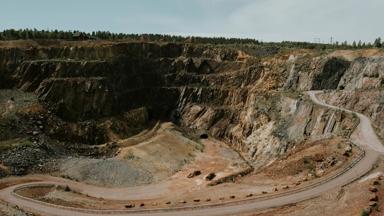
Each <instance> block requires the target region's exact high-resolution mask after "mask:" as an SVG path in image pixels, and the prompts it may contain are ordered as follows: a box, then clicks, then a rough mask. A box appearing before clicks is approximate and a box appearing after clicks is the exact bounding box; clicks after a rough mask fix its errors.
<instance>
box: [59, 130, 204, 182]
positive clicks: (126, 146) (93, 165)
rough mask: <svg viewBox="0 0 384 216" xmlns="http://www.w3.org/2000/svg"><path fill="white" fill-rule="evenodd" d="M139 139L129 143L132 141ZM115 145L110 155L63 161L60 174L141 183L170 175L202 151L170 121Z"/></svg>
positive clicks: (87, 178) (73, 177)
mask: <svg viewBox="0 0 384 216" xmlns="http://www.w3.org/2000/svg"><path fill="white" fill-rule="evenodd" d="M143 137H145V139H144V138H143ZM141 139H143V140H142V141H141V142H140V141H139V142H137V143H136V144H135V145H132V143H131V142H133V140H141ZM117 145H118V146H119V148H118V151H117V152H116V154H115V156H114V157H112V158H101V159H96V158H85V157H79V158H70V159H66V160H64V161H63V162H62V165H61V168H60V174H61V175H62V176H64V177H66V178H69V179H73V180H76V181H81V182H86V183H89V184H95V185H101V186H114V187H127V186H138V185H145V184H150V183H155V182H159V181H161V180H164V179H166V178H168V177H170V176H171V175H173V174H174V173H176V172H177V171H179V170H180V169H181V168H182V167H183V166H184V165H186V164H188V163H189V162H190V161H191V160H193V159H194V157H195V153H196V152H200V151H202V150H203V145H202V144H200V143H198V142H196V141H193V140H191V139H188V138H186V137H185V136H184V135H183V134H182V133H181V132H180V131H178V130H177V129H176V127H175V125H174V124H172V123H163V124H157V125H156V126H155V128H154V129H152V130H150V131H149V132H147V133H141V134H139V135H137V136H134V137H132V138H129V139H127V140H122V141H120V142H119V143H118V144H117ZM131 145H132V146H131Z"/></svg>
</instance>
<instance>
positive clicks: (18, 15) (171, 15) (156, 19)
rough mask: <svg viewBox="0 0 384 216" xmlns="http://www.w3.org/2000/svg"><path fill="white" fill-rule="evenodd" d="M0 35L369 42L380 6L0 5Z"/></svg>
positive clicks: (92, 0)
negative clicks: (99, 33)
mask: <svg viewBox="0 0 384 216" xmlns="http://www.w3.org/2000/svg"><path fill="white" fill-rule="evenodd" d="M0 5H1V7H0V30H3V29H7V28H37V29H61V30H82V31H93V30H108V31H112V32H124V33H166V34H178V35H179V34H181V35H200V36H226V37H249V38H256V39H260V40H263V41H282V40H293V41H313V40H314V38H321V40H323V41H327V42H328V41H329V40H330V38H331V37H333V38H335V40H338V41H344V40H348V41H353V40H356V41H358V40H363V41H373V40H374V38H376V37H379V36H381V37H384V28H383V27H382V26H383V25H382V23H383V21H384V11H383V10H384V0H0Z"/></svg>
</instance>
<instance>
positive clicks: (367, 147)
mask: <svg viewBox="0 0 384 216" xmlns="http://www.w3.org/2000/svg"><path fill="white" fill-rule="evenodd" d="M307 93H308V95H309V96H310V98H311V99H312V100H313V102H314V103H316V104H319V105H321V106H325V107H328V108H331V109H337V110H342V111H345V112H348V113H354V114H356V115H357V116H358V117H359V119H360V124H359V125H358V126H357V128H356V129H355V131H354V132H353V134H352V135H351V141H352V142H353V143H354V144H356V145H358V146H360V147H361V148H362V149H364V151H365V154H364V157H362V158H361V159H360V160H358V161H356V163H354V164H353V166H350V167H349V168H348V169H345V170H344V171H343V172H341V173H339V174H338V175H335V176H334V177H333V178H330V179H326V180H324V181H322V182H320V183H317V184H313V185H312V186H309V187H306V188H302V189H297V190H292V191H287V192H286V193H282V194H276V195H270V196H266V197H262V198H260V197H259V198H253V199H244V200H238V201H233V202H228V203H220V204H211V205H200V206H187V207H177V208H166V209H142V210H89V209H78V208H71V207H63V206H56V205H52V204H47V203H43V202H39V201H36V200H31V199H28V198H25V197H21V196H19V195H17V194H15V193H14V190H15V189H16V188H20V187H24V186H28V185H32V184H36V183H24V184H19V185H14V186H11V187H8V188H5V189H3V190H1V191H0V199H2V200H3V201H5V202H7V203H9V204H11V205H17V206H19V207H20V208H22V209H25V210H28V211H31V212H35V213H39V214H41V215H52V216H68V215H71V216H72V215H73V216H91V215H130V216H132V215H156V216H162V215H175V216H176V215H198V216H200V215H233V214H239V213H247V212H252V211H255V210H261V209H267V208H273V207H279V206H284V205H287V204H293V203H297V202H300V201H304V200H307V199H310V198H314V197H317V196H319V195H321V194H322V193H324V192H327V191H329V190H331V189H334V188H338V187H342V186H344V185H347V184H349V183H351V182H352V181H354V180H356V179H358V178H360V177H362V176H363V175H365V174H366V173H367V172H369V171H370V170H371V169H372V166H373V165H374V164H375V162H376V161H377V159H378V157H379V156H380V155H381V154H383V153H384V147H383V145H382V143H381V142H380V140H379V139H378V137H377V136H376V134H375V132H374V129H373V128H372V126H371V121H370V119H368V118H367V117H366V116H364V115H362V114H360V113H356V112H353V111H350V110H346V109H343V108H339V107H335V106H332V105H328V104H325V103H324V102H322V101H320V100H319V99H318V98H317V97H316V94H317V93H319V91H310V92H307ZM47 179H48V178H47ZM52 183H55V182H52V180H51V181H42V182H39V183H38V184H52ZM57 184H60V181H57ZM69 187H71V185H69ZM83 187H84V188H83V189H84V191H87V189H88V188H89V189H91V188H92V186H89V185H86V184H83ZM105 190H106V194H107V193H108V192H107V191H108V190H109V189H107V188H105ZM155 193H156V192H155Z"/></svg>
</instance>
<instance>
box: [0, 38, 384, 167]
mask: <svg viewBox="0 0 384 216" xmlns="http://www.w3.org/2000/svg"><path fill="white" fill-rule="evenodd" d="M0 57H1V58H0V59H1V62H0V78H1V81H0V87H1V88H12V87H14V88H19V89H22V90H24V91H31V92H35V93H36V94H37V95H38V97H39V99H40V101H41V102H42V103H44V104H45V106H46V107H47V108H48V109H50V110H51V111H52V112H53V113H54V114H56V116H57V117H58V118H59V119H60V121H62V125H52V127H50V128H53V129H51V130H50V131H48V133H49V134H51V135H57V134H62V135H61V136H63V137H65V138H66V139H69V140H76V141H77V142H84V143H89V144H100V143H104V142H108V141H111V140H113V137H114V136H112V135H111V133H112V134H115V135H116V134H118V135H119V136H122V137H124V136H125V137H126V136H130V135H132V133H133V131H136V130H131V129H132V128H136V129H139V128H142V127H145V125H146V124H148V122H150V121H151V120H172V121H173V122H175V123H177V124H179V125H180V126H182V127H184V128H185V129H186V130H189V131H191V132H195V133H198V134H202V133H205V134H207V135H209V136H213V137H215V138H217V139H220V140H224V141H226V143H228V144H229V145H230V146H232V147H233V148H234V149H236V150H237V151H238V152H240V153H241V154H242V155H243V157H244V158H246V159H247V160H248V161H249V162H250V163H252V164H253V165H254V166H255V167H258V166H262V165H263V164H266V163H270V162H271V161H273V160H275V159H276V158H278V157H280V156H282V155H284V154H285V153H286V152H287V151H289V150H290V149H292V148H294V147H295V145H298V144H300V143H302V142H304V141H305V140H316V139H321V138H325V137H328V136H332V135H337V136H349V134H350V133H351V131H352V130H353V128H354V127H355V126H356V124H357V119H356V118H355V117H353V116H352V115H348V114H345V113H342V112H337V111H331V110H329V109H326V108H323V107H319V106H317V105H315V104H313V103H312V102H310V100H309V99H308V98H306V97H305V96H304V95H303V94H302V93H300V92H302V91H307V90H325V89H361V88H378V87H382V86H383V77H384V76H383V74H382V71H383V70H381V67H382V63H381V62H382V59H381V58H376V57H375V58H374V57H369V58H364V59H363V58H357V59H355V60H352V61H351V60H347V59H346V58H343V57H340V56H334V55H330V54H323V53H320V52H317V51H308V50H307V51H303V50H297V51H292V52H290V51H279V49H278V48H275V49H272V48H268V49H266V48H265V47H256V48H253V49H251V48H249V49H242V50H240V49H234V48H226V47H222V46H209V45H192V44H172V43H170V44H155V43H133V42H132V43H112V42H111V43H106V44H101V45H99V46H93V45H83V46H82V45H81V44H76V43H73V44H67V45H65V46H64V45H62V46H51V47H50V46H33V47H31V48H17V47H16V48H2V49H0ZM141 108H143V109H144V110H145V112H146V116H147V117H146V118H145V120H142V121H131V120H127V119H126V120H123V121H118V120H116V119H121V118H120V117H121V116H123V115H124V114H125V113H130V112H132V111H135V110H137V109H141ZM381 113H382V112H381ZM122 119H124V118H122ZM112 120H113V121H112ZM54 122H57V121H54ZM111 122H112V123H111ZM111 124H114V125H115V127H111ZM111 128H112V129H111ZM119 131H120V132H119ZM92 137H93V138H92Z"/></svg>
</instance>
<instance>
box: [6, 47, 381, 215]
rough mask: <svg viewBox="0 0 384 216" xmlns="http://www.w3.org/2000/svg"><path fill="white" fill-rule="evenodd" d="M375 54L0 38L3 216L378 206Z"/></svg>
mask: <svg viewBox="0 0 384 216" xmlns="http://www.w3.org/2000/svg"><path fill="white" fill-rule="evenodd" d="M383 139H384V52H383V50H380V49H355V50H330V49H326V50H320V49H299V48H281V47H278V46H267V45H260V46H254V47H245V46H241V47H236V46H225V45H213V44H197V43H188V42H185V43H166V42H124V41H120V42H119V41H101V40H100V41H99V40H94V41H92V40H89V41H49V40H46V41H44V40H42V41H31V40H19V41H2V42H0V215H35V216H46V215H47V216H50V215H52V216H66V215H76V216H91V215H156V216H160V215H244V216H245V215H255V216H272V215H277V216H279V215H280V216H281V215H289V216H297V215H300V216H312V215H324V216H327V215H329V216H331V215H332V216H333V215H340V216H351V215H360V214H361V215H363V214H364V215H369V214H370V215H377V216H380V215H382V214H383V211H384V202H383V198H384V187H383V186H382V185H384V177H383V170H384V157H383V154H384V147H383V144H382V143H383V141H382V140H383Z"/></svg>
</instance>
